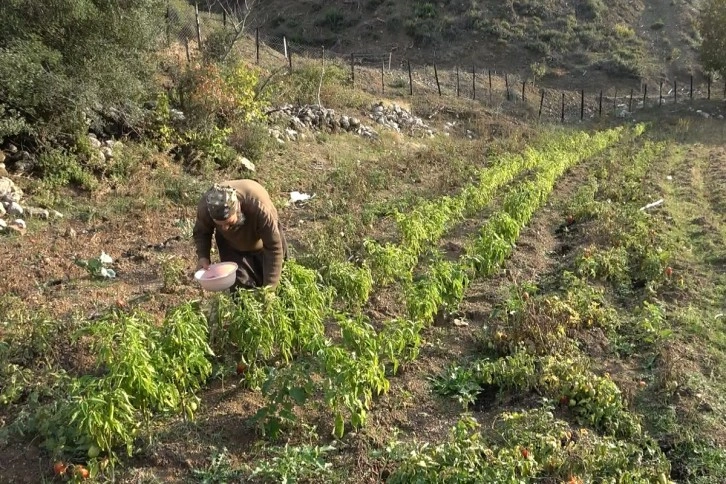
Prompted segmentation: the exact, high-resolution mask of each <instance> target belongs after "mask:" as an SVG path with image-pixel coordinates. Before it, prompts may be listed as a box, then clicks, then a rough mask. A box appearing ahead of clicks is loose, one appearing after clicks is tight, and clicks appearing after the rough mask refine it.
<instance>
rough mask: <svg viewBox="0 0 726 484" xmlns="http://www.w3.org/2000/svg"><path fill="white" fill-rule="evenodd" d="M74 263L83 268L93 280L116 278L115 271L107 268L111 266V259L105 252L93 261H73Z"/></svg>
mask: <svg viewBox="0 0 726 484" xmlns="http://www.w3.org/2000/svg"><path fill="white" fill-rule="evenodd" d="M74 263H75V264H76V265H78V266H80V267H83V268H85V269H86V270H87V271H88V274H89V275H90V276H91V277H93V278H96V279H113V278H115V277H116V271H114V270H113V269H111V268H110V267H109V266H110V265H111V264H113V259H112V258H111V256H109V255H108V254H106V253H105V252H101V255H100V256H98V257H94V258H93V259H75V260H74Z"/></svg>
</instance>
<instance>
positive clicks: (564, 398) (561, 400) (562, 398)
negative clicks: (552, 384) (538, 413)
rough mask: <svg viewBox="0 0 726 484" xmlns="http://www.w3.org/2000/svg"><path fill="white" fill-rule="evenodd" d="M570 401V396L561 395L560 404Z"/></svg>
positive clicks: (566, 403)
mask: <svg viewBox="0 0 726 484" xmlns="http://www.w3.org/2000/svg"><path fill="white" fill-rule="evenodd" d="M569 403H570V397H568V396H567V395H563V396H561V397H560V405H568V404H569Z"/></svg>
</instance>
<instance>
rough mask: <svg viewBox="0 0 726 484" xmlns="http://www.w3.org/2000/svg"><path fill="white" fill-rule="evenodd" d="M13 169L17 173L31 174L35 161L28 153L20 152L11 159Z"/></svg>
mask: <svg viewBox="0 0 726 484" xmlns="http://www.w3.org/2000/svg"><path fill="white" fill-rule="evenodd" d="M10 159H11V160H12V164H11V167H12V169H13V171H14V172H16V173H30V172H31V171H32V170H33V167H34V166H35V160H34V159H33V157H32V156H31V155H30V153H28V152H27V151H25V150H23V151H19V152H17V153H16V154H14V155H13V156H11V158H10Z"/></svg>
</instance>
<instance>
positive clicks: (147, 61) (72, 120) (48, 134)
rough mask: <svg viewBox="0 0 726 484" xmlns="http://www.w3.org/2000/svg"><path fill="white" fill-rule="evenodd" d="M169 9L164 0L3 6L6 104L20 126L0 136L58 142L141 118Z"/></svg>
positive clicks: (20, 1) (0, 58)
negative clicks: (156, 52) (158, 40)
mask: <svg viewBox="0 0 726 484" xmlns="http://www.w3.org/2000/svg"><path fill="white" fill-rule="evenodd" d="M164 12H165V7H164V2H162V1H161V0H128V1H126V2H124V7H123V8H122V7H120V6H119V4H118V3H117V2H114V1H111V0H66V1H62V2H58V1H53V0H34V1H33V2H27V1H25V0H3V1H2V2H0V18H2V19H3V20H2V22H0V105H2V106H4V108H5V109H7V110H10V109H12V110H13V111H14V112H15V113H16V120H17V122H18V123H19V124H16V125H15V127H14V128H13V129H7V128H5V129H2V131H0V136H8V137H13V136H18V135H26V136H28V135H32V136H34V137H37V138H38V140H39V141H45V142H54V141H58V140H59V138H61V141H62V140H63V138H68V137H73V138H75V137H77V135H78V134H79V133H81V132H84V131H86V130H87V129H88V128H89V127H93V128H95V129H97V130H101V129H103V128H107V127H109V126H111V125H113V124H128V123H133V122H134V121H135V120H137V119H138V116H139V115H140V112H141V111H140V110H139V109H135V108H134V106H135V105H137V104H138V102H140V101H141V100H143V99H144V98H145V96H146V95H147V94H148V93H149V92H150V91H151V90H152V89H153V81H152V76H153V74H154V72H155V67H156V66H155V63H154V57H153V53H154V52H155V50H156V47H157V43H156V40H157V39H158V38H159V37H160V34H162V33H163V32H164V23H163V22H164ZM4 124H5V123H3V126H4Z"/></svg>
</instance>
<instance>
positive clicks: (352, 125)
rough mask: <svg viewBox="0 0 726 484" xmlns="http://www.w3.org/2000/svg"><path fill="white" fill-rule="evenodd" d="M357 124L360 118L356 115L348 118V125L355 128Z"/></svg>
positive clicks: (358, 124)
mask: <svg viewBox="0 0 726 484" xmlns="http://www.w3.org/2000/svg"><path fill="white" fill-rule="evenodd" d="M358 126H360V120H359V119H358V118H356V117H352V118H350V127H351V128H354V129H355V128H357V127H358Z"/></svg>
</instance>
